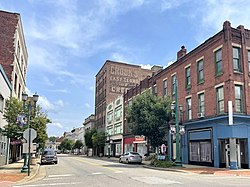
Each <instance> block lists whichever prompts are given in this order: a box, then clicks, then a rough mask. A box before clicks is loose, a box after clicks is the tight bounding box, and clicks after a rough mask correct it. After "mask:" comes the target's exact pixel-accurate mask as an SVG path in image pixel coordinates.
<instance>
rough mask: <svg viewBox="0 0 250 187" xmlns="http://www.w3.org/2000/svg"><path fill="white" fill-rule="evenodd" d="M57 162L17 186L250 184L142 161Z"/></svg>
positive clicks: (75, 159) (74, 159)
mask: <svg viewBox="0 0 250 187" xmlns="http://www.w3.org/2000/svg"><path fill="white" fill-rule="evenodd" d="M58 156H59V163H58V164H57V165H54V164H51V165H42V166H41V167H40V171H39V175H38V176H37V177H36V178H35V179H34V180H32V181H29V183H26V184H20V185H14V187H38V186H41V187H42V186H45V187H46V186H62V187H64V186H65V187H66V186H72V187H73V186H77V187H79V186H80V187H82V186H83V187H84V186H93V187H97V186H98V187H102V186H104V187H106V186H108V187H123V186H126V187H127V186H133V187H134V186H173V187H175V186H183V187H184V186H185V187H186V186H187V187H188V186H190V187H191V186H192V187H198V186H202V187H203V186H211V187H215V186H216V187H220V186H231V187H236V186H248V187H249V184H250V178H248V177H236V176H227V177H221V176H214V175H201V174H196V173H183V172H171V171H159V170H152V169H147V168H144V167H143V166H142V165H138V164H122V163H117V162H110V161H106V160H97V159H92V158H87V157H76V156H70V155H58Z"/></svg>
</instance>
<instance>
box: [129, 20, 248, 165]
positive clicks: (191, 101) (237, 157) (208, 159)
mask: <svg viewBox="0 0 250 187" xmlns="http://www.w3.org/2000/svg"><path fill="white" fill-rule="evenodd" d="M249 75H250V30H247V29H245V28H244V26H241V25H240V26H239V27H237V28H232V27H231V24H230V22H228V21H226V22H224V24H223V29H222V30H221V31H220V32H218V33H217V34H215V35H214V36H212V37H211V38H209V39H208V40H206V41H205V42H204V43H202V44H201V45H199V46H198V47H196V48H195V49H193V50H192V51H190V52H189V53H187V52H186V49H185V47H184V46H183V47H182V48H181V50H180V51H179V52H178V53H177V60H176V62H174V63H173V64H172V65H170V66H169V67H167V68H166V69H164V70H162V71H161V72H159V73H158V74H157V75H155V76H154V77H152V78H149V79H145V80H143V81H142V82H145V85H144V86H143V85H140V86H137V88H133V89H131V90H129V91H128V92H127V93H126V94H125V95H124V101H125V102H129V100H130V99H131V98H132V97H133V96H135V95H136V94H137V93H140V89H141V88H140V87H149V88H150V87H151V88H152V90H153V91H154V92H155V93H156V94H157V95H158V96H163V95H171V96H172V98H173V100H174V96H175V94H176V91H178V103H179V105H182V106H183V111H182V112H181V114H180V117H181V120H182V123H183V125H185V134H184V135H183V136H182V138H181V147H182V150H181V151H182V162H183V163H189V164H199V165H209V166H214V167H230V168H232V169H237V168H249V162H250V154H249V153H248V152H249V150H250V92H249V91H250V90H249V89H250V88H249V86H250V79H249ZM176 80H178V90H175V84H176V83H177V81H176ZM231 103H232V104H231ZM231 111H232V112H231ZM231 113H232V115H231ZM125 129H126V127H125ZM125 131H126V130H125ZM125 143H126V141H125ZM172 145H173V144H172V142H169V148H170V149H171V154H172V157H174V152H175V150H174V148H173V146H172Z"/></svg>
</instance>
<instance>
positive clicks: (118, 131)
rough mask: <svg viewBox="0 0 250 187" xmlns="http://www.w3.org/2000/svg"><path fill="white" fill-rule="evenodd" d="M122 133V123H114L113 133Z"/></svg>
mask: <svg viewBox="0 0 250 187" xmlns="http://www.w3.org/2000/svg"><path fill="white" fill-rule="evenodd" d="M121 133H122V123H118V124H116V125H115V129H114V134H121Z"/></svg>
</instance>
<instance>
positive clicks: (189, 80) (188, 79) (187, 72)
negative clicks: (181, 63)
mask: <svg viewBox="0 0 250 187" xmlns="http://www.w3.org/2000/svg"><path fill="white" fill-rule="evenodd" d="M190 87H191V75H190V66H189V67H187V68H186V88H190Z"/></svg>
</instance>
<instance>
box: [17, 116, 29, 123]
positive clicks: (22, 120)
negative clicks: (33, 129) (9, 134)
mask: <svg viewBox="0 0 250 187" xmlns="http://www.w3.org/2000/svg"><path fill="white" fill-rule="evenodd" d="M17 124H18V125H19V126H25V125H27V117H26V115H25V114H19V115H18V116H17Z"/></svg>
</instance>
